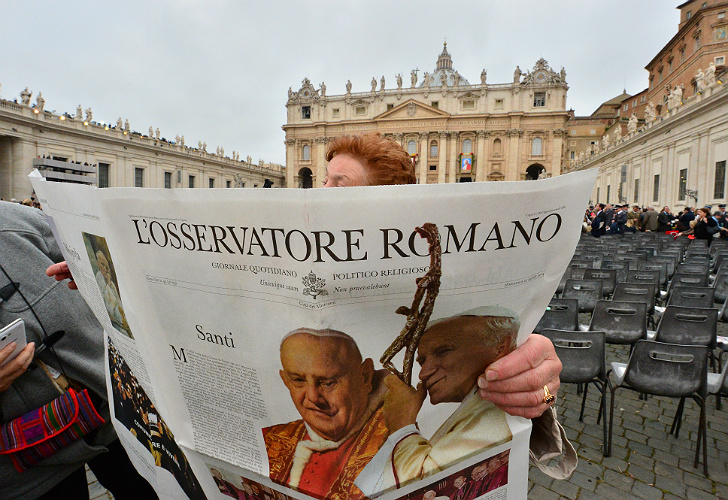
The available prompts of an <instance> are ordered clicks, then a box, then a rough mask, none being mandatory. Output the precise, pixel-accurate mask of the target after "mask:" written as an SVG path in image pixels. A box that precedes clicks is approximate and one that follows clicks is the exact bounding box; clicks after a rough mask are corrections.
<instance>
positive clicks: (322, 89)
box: [321, 82, 326, 97]
mask: <svg viewBox="0 0 728 500" xmlns="http://www.w3.org/2000/svg"><path fill="white" fill-rule="evenodd" d="M325 95H326V84H325V83H324V82H321V97H323V96H325Z"/></svg>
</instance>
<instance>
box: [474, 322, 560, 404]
mask: <svg viewBox="0 0 728 500" xmlns="http://www.w3.org/2000/svg"><path fill="white" fill-rule="evenodd" d="M560 373H561V361H559V358H558V356H557V355H556V350H555V349H554V345H553V344H552V343H551V341H550V340H549V339H547V338H546V337H544V336H543V335H538V334H531V335H530V336H529V337H528V340H526V342H524V343H523V344H522V345H521V346H519V347H518V348H517V349H516V350H515V351H513V352H511V353H509V354H507V355H506V356H503V357H502V358H500V359H499V360H497V361H495V362H494V363H493V364H491V365H490V366H488V368H487V369H486V370H485V373H484V374H483V375H481V376H480V377H478V387H479V388H480V397H482V398H483V399H485V400H487V401H490V402H492V403H493V404H495V405H496V406H497V407H498V408H500V409H501V410H503V411H505V412H506V413H509V414H511V415H515V416H519V417H526V418H535V417H538V416H540V415H541V414H542V413H543V412H545V411H546V410H547V409H548V408H549V405H547V404H546V403H544V402H543V399H544V390H543V387H544V386H545V385H547V386H548V388H549V392H550V393H551V394H553V395H556V393H557V392H558V390H559V386H560V385H561V382H560V381H559V374H560Z"/></svg>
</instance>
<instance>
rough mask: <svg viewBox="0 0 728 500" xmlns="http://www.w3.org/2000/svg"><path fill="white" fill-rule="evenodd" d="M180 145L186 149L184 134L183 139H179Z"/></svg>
mask: <svg viewBox="0 0 728 500" xmlns="http://www.w3.org/2000/svg"><path fill="white" fill-rule="evenodd" d="M179 144H180V146H182V147H185V136H184V134H183V135H182V137H180V138H179Z"/></svg>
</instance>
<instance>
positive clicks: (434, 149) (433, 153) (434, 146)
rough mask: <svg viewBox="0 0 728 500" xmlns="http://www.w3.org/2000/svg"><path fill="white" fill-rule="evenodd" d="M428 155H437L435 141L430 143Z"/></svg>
mask: <svg viewBox="0 0 728 500" xmlns="http://www.w3.org/2000/svg"><path fill="white" fill-rule="evenodd" d="M430 156H437V141H432V142H431V143H430Z"/></svg>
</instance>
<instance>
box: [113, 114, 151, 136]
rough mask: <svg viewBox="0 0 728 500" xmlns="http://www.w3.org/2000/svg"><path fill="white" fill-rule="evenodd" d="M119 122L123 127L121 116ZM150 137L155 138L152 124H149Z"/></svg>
mask: <svg viewBox="0 0 728 500" xmlns="http://www.w3.org/2000/svg"><path fill="white" fill-rule="evenodd" d="M117 123H118V124H119V128H121V118H119V121H118V122H117ZM149 138H150V139H154V129H153V128H152V126H151V125H149Z"/></svg>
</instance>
